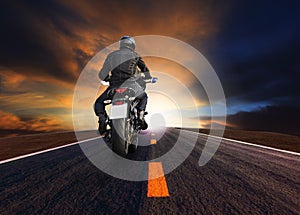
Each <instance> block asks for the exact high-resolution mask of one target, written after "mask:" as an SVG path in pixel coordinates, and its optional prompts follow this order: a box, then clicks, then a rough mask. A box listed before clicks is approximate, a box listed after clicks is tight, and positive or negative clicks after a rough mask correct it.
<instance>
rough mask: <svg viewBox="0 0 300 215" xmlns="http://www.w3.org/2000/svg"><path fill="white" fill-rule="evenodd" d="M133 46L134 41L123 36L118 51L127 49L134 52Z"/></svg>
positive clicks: (129, 37)
mask: <svg viewBox="0 0 300 215" xmlns="http://www.w3.org/2000/svg"><path fill="white" fill-rule="evenodd" d="M135 45H136V43H135V40H134V39H133V38H132V37H131V36H123V37H121V39H120V49H121V48H128V49H130V50H132V51H134V49H135Z"/></svg>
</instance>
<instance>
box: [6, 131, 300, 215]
mask: <svg viewBox="0 0 300 215" xmlns="http://www.w3.org/2000/svg"><path fill="white" fill-rule="evenodd" d="M178 133H179V130H176V129H168V130H167V131H166V133H165V134H164V136H163V137H162V138H160V139H159V140H157V141H156V144H152V145H148V146H141V147H139V148H138V151H137V152H135V153H133V154H130V155H129V157H128V158H129V159H132V160H150V159H152V158H154V157H159V156H160V155H162V154H164V153H165V152H167V151H168V150H170V149H171V148H172V147H173V145H174V143H175V142H176V140H177V138H178ZM187 133H188V135H189V136H193V135H196V134H195V133H193V132H188V131H187ZM140 139H141V141H143V142H146V141H148V142H152V143H153V141H151V140H152V139H153V137H152V136H151V134H150V133H147V134H144V135H143V137H142V138H140ZM94 141H95V140H94ZM183 141H186V144H190V143H189V138H186V139H185V140H183ZM205 141H206V137H205V136H202V135H201V136H199V138H198V141H197V144H196V146H195V147H194V149H193V151H192V153H191V154H190V155H189V156H188V158H187V159H186V160H185V161H184V162H183V163H182V164H181V165H180V166H179V167H178V168H176V169H175V170H174V171H172V172H171V173H169V174H167V175H165V182H166V186H167V189H168V194H169V196H168V197H148V188H149V187H148V181H140V182H134V181H126V180H121V179H117V178H114V177H112V176H110V175H107V174H106V173H104V172H102V171H100V170H99V169H98V168H96V167H95V166H94V165H93V164H92V163H91V162H90V161H89V160H88V159H87V158H86V156H85V155H84V154H83V152H82V150H81V148H80V146H79V145H72V146H69V147H66V148H62V149H58V150H54V151H50V152H47V153H42V154H39V155H35V156H30V157H27V158H23V159H19V160H15V161H11V162H7V163H3V164H1V165H0V177H1V181H0V205H1V207H0V214H16V213H19V214H23V213H27V214H37V213H38V214H40V213H42V214H49V213H53V212H56V213H59V214H61V213H67V214H166V213H168V214H196V213H197V214H250V213H251V214H300V156H299V155H293V154H288V153H284V152H278V151H273V150H269V149H263V148H259V147H255V146H248V145H243V144H239V143H234V142H232V141H229V140H223V141H222V143H221V145H220V147H219V149H218V151H217V152H216V154H215V155H214V157H213V158H212V159H211V160H210V161H209V162H208V163H207V164H206V165H205V166H203V167H200V166H199V165H198V160H199V157H200V155H201V152H202V149H203V147H204V144H205Z"/></svg>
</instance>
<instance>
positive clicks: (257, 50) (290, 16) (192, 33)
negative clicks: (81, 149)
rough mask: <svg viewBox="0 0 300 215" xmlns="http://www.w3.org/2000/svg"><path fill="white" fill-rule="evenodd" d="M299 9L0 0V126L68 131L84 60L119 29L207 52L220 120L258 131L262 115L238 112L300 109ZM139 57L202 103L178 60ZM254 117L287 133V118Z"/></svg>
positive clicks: (221, 4)
mask: <svg viewBox="0 0 300 215" xmlns="http://www.w3.org/2000/svg"><path fill="white" fill-rule="evenodd" d="M299 6H300V3H299V1H293V2H289V3H276V2H272V4H269V3H264V2H259V3H258V2H255V1H240V2H239V1H217V2H215V1H196V0H195V1H177V0H176V1H164V0H163V1H159V2H156V1H148V0H142V1H133V0H132V1H68V0H63V1H40V2H39V1H33V0H28V1H20V2H18V3H15V2H13V1H1V2H0V8H1V9H0V12H1V13H0V23H1V27H2V29H3V33H1V34H0V45H1V51H0V72H1V73H0V84H1V85H0V111H2V112H3V113H5V114H4V115H3V117H4V116H5V117H6V118H7V119H9V118H10V119H11V120H7V123H9V122H11V123H10V124H7V125H5V124H3V125H1V126H3V127H4V128H9V129H32V130H35V131H36V130H37V127H38V126H37V127H35V126H30V125H29V124H32V125H39V123H40V125H41V126H40V128H43V129H42V130H45V131H46V130H51V129H53V130H56V129H61V128H65V129H70V128H71V127H72V123H71V106H72V96H73V90H74V86H75V83H76V80H77V78H78V76H79V74H80V72H81V71H82V69H83V68H84V66H85V65H86V63H87V62H88V61H89V60H90V59H91V58H92V57H93V56H94V55H95V53H97V52H98V51H100V50H101V49H103V48H105V47H106V46H107V45H110V44H112V43H114V42H116V41H118V39H119V38H120V36H122V35H133V36H138V35H149V34H158V35H165V36H171V37H175V38H177V39H180V40H183V41H185V42H187V43H189V44H191V45H193V46H194V47H196V48H197V49H198V50H199V51H200V52H202V53H203V54H204V55H205V56H206V57H207V59H208V60H209V61H210V63H211V64H212V66H213V67H214V69H215V71H216V72H217V73H218V75H219V77H220V80H221V82H222V84H223V87H224V90H225V95H226V97H227V103H228V113H229V114H230V115H231V116H230V117H229V121H228V122H229V124H228V125H229V126H235V127H240V128H244V129H247V128H251V129H255V128H258V129H260V128H261V127H260V125H261V122H258V121H255V122H254V121H253V123H250V121H251V120H250V121H243V120H241V119H242V118H244V117H245V115H247V116H249V114H254V115H255V116H253V115H251V116H252V117H253V118H257V119H259V118H258V117H261V114H263V115H264V116H265V115H268V113H269V112H272V111H273V109H272V107H273V108H275V109H276V107H281V109H280V110H281V111H277V112H276V114H278V115H279V116H281V119H287V118H288V117H287V115H285V114H284V113H288V112H289V110H290V109H289V108H295V109H299V108H298V107H299V106H300V104H299V96H300V91H299V90H298V87H297V85H298V83H299V81H300V75H299V74H300V73H299V69H300V64H299V60H298V58H299V48H300V41H299V37H300V30H299V29H300V28H299V26H300V20H299V13H300V11H299V8H300V7H299ZM183 54H184V53H183ZM145 61H146V63H148V64H149V67H150V68H151V69H153V70H155V71H158V72H165V73H166V74H173V75H174V76H176V77H178V79H179V80H181V81H182V83H184V84H185V85H187V86H188V87H189V89H190V90H191V92H192V94H193V95H194V98H193V100H194V102H195V103H196V106H197V107H204V106H206V105H207V104H208V103H207V98H206V94H205V92H204V90H203V89H202V86H201V85H200V84H199V83H198V82H197V81H195V78H194V77H193V76H192V75H190V73H187V72H186V71H185V69H184V68H181V67H180V65H176V64H174V63H170V62H166V61H164V60H157V59H155V58H152V59H150V58H146V59H145ZM95 70H96V69H95ZM170 86H172V85H170ZM172 87H173V88H174V89H175V86H172ZM102 90H103V89H102ZM100 91H101V89H100ZM100 91H99V92H100ZM174 92H175V90H174ZM178 94H179V95H180V92H178ZM179 95H178V96H179ZM187 110H188V108H187ZM262 110H264V111H262ZM276 110H277V109H276ZM239 112H242V113H240V114H239ZM251 112H252V113H251ZM290 114H297V112H296V111H294V112H291V111H290ZM51 119H53V121H51ZM261 119H264V123H265V124H264V125H265V126H263V128H262V129H268V128H272V126H273V125H274V126H276V125H278V128H280V129H282V131H291V130H290V129H289V125H288V124H280V123H278V124H276V123H275V122H273V121H272V120H270V119H269V118H268V117H265V118H263V117H262V118H261ZM30 120H31V121H30ZM32 120H33V121H32ZM248 122H249V127H247V124H248ZM195 123H196V124H197V123H198V122H196V121H195ZM201 123H202V124H201ZM201 123H200V126H207V125H208V124H209V123H211V122H210V121H209V120H207V121H206V122H204V121H203V122H201ZM214 123H217V122H214ZM13 124H18V125H15V127H13V126H12V125H13ZM58 124H59V125H58ZM198 124H199V123H198ZM279 125H280V126H279ZM1 126H0V128H2V127H1ZM24 126H25V127H24ZM268 126H270V127H268ZM294 126H296V127H297V125H294ZM285 128H286V129H285ZM297 128H299V126H298V127H297ZM272 129H273V128H272ZM273 130H274V129H273Z"/></svg>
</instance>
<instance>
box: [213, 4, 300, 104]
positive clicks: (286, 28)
mask: <svg viewBox="0 0 300 215" xmlns="http://www.w3.org/2000/svg"><path fill="white" fill-rule="evenodd" d="M299 6H300V3H299V1H289V2H287V3H279V2H272V3H270V4H269V3H266V2H261V1H260V2H256V1H247V2H246V1H241V2H237V3H236V4H235V6H234V8H233V9H232V11H231V13H228V17H226V19H225V22H224V23H223V25H222V29H223V30H221V31H220V32H219V36H217V39H216V40H215V46H214V48H213V49H212V50H213V51H214V53H209V54H208V55H209V58H211V61H213V65H214V66H215V68H216V71H217V72H218V74H219V75H220V78H221V81H222V83H223V86H224V88H225V93H226V96H227V98H228V102H229V104H231V102H232V101H234V102H239V101H243V102H249V103H251V102H260V101H261V102H263V101H268V102H270V103H274V104H279V103H286V104H287V103H293V104H294V103H295V102H298V98H299V96H300V91H299V90H298V89H297V85H298V83H299V77H300V73H299V69H300V61H299V49H300V42H299V38H300V30H299V26H300V21H299V20H300V19H299V13H300V7H299ZM298 104H299V103H298Z"/></svg>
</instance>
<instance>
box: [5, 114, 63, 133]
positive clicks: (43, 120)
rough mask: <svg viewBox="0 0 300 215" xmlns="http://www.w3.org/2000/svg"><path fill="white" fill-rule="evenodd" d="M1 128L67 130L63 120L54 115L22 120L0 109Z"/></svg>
mask: <svg viewBox="0 0 300 215" xmlns="http://www.w3.org/2000/svg"><path fill="white" fill-rule="evenodd" d="M0 118H1V121H0V128H1V129H9V130H27V131H43V132H45V131H54V130H67V129H68V128H66V127H65V126H63V125H62V120H61V119H59V118H56V117H53V116H48V117H47V116H45V117H41V116H40V117H37V118H34V119H30V120H28V121H23V120H21V119H20V118H19V117H18V116H16V115H14V114H12V113H8V112H3V111H0Z"/></svg>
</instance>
